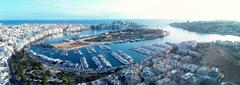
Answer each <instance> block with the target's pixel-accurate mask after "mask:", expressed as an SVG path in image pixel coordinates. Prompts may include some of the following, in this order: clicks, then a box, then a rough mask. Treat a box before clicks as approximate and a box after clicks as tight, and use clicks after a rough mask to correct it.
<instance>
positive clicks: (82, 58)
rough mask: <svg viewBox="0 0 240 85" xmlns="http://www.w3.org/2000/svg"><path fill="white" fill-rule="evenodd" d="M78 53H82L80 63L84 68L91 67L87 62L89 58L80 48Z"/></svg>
mask: <svg viewBox="0 0 240 85" xmlns="http://www.w3.org/2000/svg"><path fill="white" fill-rule="evenodd" d="M77 52H78V54H79V55H80V58H79V59H80V63H81V65H82V68H84V69H88V68H89V64H88V62H87V59H86V58H85V57H84V55H83V53H82V52H81V51H80V50H77Z"/></svg>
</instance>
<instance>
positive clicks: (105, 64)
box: [97, 55, 112, 68]
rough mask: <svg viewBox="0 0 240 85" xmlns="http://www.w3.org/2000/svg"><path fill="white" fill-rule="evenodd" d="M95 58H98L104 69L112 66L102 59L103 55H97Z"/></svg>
mask: <svg viewBox="0 0 240 85" xmlns="http://www.w3.org/2000/svg"><path fill="white" fill-rule="evenodd" d="M97 57H98V58H99V60H100V61H101V63H102V64H103V65H104V66H105V67H107V68H110V67H112V65H111V64H110V62H109V61H107V60H106V59H105V58H104V57H103V55H97Z"/></svg>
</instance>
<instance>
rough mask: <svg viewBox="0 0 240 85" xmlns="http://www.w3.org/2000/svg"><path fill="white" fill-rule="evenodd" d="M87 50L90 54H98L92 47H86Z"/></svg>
mask: <svg viewBox="0 0 240 85" xmlns="http://www.w3.org/2000/svg"><path fill="white" fill-rule="evenodd" d="M86 49H87V52H88V53H89V54H92V53H96V52H97V51H96V50H95V49H94V48H93V47H91V46H88V47H86Z"/></svg>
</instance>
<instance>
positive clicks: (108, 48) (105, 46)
mask: <svg viewBox="0 0 240 85" xmlns="http://www.w3.org/2000/svg"><path fill="white" fill-rule="evenodd" d="M98 47H99V48H100V49H102V50H111V47H109V46H108V45H104V44H101V45H98Z"/></svg>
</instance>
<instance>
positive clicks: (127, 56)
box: [117, 50, 134, 63]
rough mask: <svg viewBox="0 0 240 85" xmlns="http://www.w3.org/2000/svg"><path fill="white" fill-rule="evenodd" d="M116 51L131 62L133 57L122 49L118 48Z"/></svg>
mask: <svg viewBox="0 0 240 85" xmlns="http://www.w3.org/2000/svg"><path fill="white" fill-rule="evenodd" d="M117 53H118V54H119V55H120V56H122V57H123V58H124V59H126V60H128V61H129V62H131V63H133V62H134V61H133V58H132V57H131V56H129V55H128V54H127V53H125V52H123V51H122V50H118V51H117Z"/></svg>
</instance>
